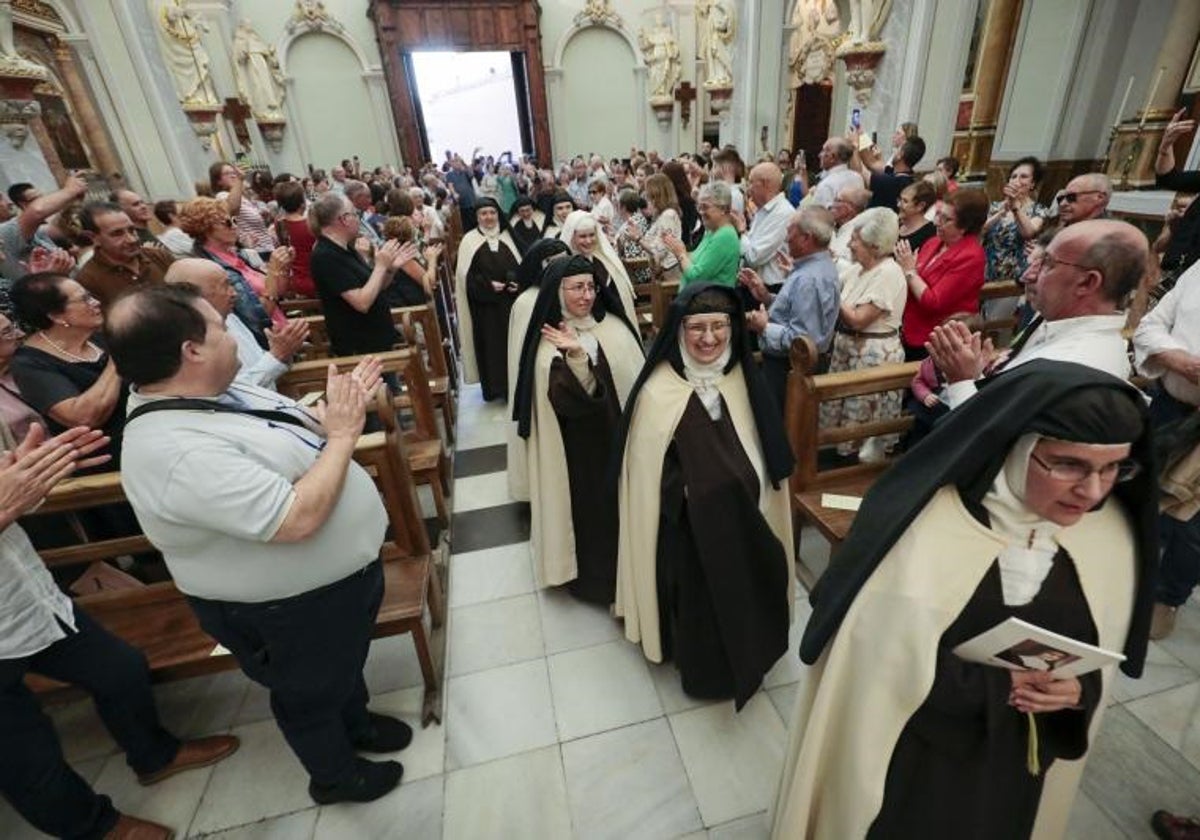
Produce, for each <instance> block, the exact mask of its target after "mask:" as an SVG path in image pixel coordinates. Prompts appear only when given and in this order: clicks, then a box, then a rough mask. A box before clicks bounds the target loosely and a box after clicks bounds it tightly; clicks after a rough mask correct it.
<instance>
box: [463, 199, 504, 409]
mask: <svg viewBox="0 0 1200 840" xmlns="http://www.w3.org/2000/svg"><path fill="white" fill-rule="evenodd" d="M475 220H476V226H475V227H474V228H472V229H471V230H469V231H467V232H466V233H465V234H463V238H462V242H460V243H459V246H458V262H457V263H456V264H455V268H454V298H455V302H456V303H457V304H458V318H459V340H460V342H461V343H462V361H463V380H464V381H465V382H467V383H468V384H470V383H475V382H479V383H480V384H481V385H482V387H483V399H484V400H485V401H487V402H490V401H492V400H499V399H504V398H505V397H507V396H508V363H507V359H508V353H507V349H508V313H509V310H510V309H511V308H512V305H513V300H514V299H515V298H516V296H517V281H516V276H515V275H516V270H517V266H518V265H519V264H520V262H521V254H520V252H519V251H518V250H517V246H516V243H515V242H513V240H512V237H511V236H510V235H509V233H508V230H507V229H506V224H505V219H504V217H503V216H502V215H501V214H500V205H499V204H497V203H496V202H495V200H493V199H490V198H483V199H480V200H479V201H477V202H476V203H475Z"/></svg>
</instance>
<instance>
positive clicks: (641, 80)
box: [547, 64, 649, 151]
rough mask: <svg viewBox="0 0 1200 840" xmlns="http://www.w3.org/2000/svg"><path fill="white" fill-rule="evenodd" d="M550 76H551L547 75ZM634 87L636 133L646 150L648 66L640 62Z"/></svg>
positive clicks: (638, 142)
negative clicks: (636, 104) (636, 103)
mask: <svg viewBox="0 0 1200 840" xmlns="http://www.w3.org/2000/svg"><path fill="white" fill-rule="evenodd" d="M547 78H549V77H547ZM633 89H634V92H635V95H636V97H637V101H638V106H639V107H638V109H637V126H636V129H635V131H636V134H635V136H636V137H637V144H638V148H639V149H641V150H642V151H645V150H646V141H647V140H648V139H649V138H648V137H647V136H646V110H647V106H646V67H645V65H643V64H638V65H636V66H635V67H634V68H633Z"/></svg>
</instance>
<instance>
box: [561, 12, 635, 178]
mask: <svg viewBox="0 0 1200 840" xmlns="http://www.w3.org/2000/svg"><path fill="white" fill-rule="evenodd" d="M634 61H635V58H634V56H633V54H632V53H631V52H630V50H629V45H628V44H627V43H626V42H625V40H624V39H623V38H622V37H621V36H620V35H618V34H617V33H615V32H612V31H611V30H608V29H603V28H601V27H592V28H590V29H585V30H584V31H583V32H580V33H579V34H578V35H576V36H575V37H574V38H573V39H572V41H571V46H570V48H569V49H568V50H567V52H566V54H565V55H564V56H563V80H562V81H563V88H564V91H563V98H562V102H563V104H564V108H563V110H562V112H561V113H562V129H563V135H562V136H563V138H564V141H565V148H567V149H570V150H572V151H577V152H580V153H587V154H590V153H592V152H595V153H597V154H600V155H603V156H604V158H605V159H608V158H613V157H617V158H623V157H628V156H629V147H630V145H632V141H633V137H632V132H631V131H630V130H629V119H630V118H631V117H632V115H633V114H636V112H637V109H638V108H640V107H642V106H643V105H644V103H641V102H638V99H637V91H636V90H635V85H636V79H635V76H634ZM600 66H603V67H604V68H605V69H604V73H603V82H602V83H600V84H598V83H597V81H598V74H597V73H596V68H597V67H600ZM598 116H599V117H602V119H596V117H598ZM614 117H616V119H614Z"/></svg>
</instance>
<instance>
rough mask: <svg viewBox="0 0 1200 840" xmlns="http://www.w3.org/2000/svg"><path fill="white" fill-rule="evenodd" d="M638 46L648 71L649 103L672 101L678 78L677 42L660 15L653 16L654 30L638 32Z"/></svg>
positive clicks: (640, 30)
mask: <svg viewBox="0 0 1200 840" xmlns="http://www.w3.org/2000/svg"><path fill="white" fill-rule="evenodd" d="M638 46H640V47H641V49H642V55H644V56H645V58H646V67H647V68H649V71H650V101H651V102H654V101H656V100H657V101H659V102H670V101H674V100H673V99H672V95H673V92H674V90H675V85H677V84H678V83H679V76H680V66H679V42H678V41H676V40H675V33H673V32H672V31H671V27H669V26H667V24H666V23H664V22H663V17H662V14H655V16H654V28H653V29H651V30H650V31H649V32H646V31H645V30H644V29H639V30H638Z"/></svg>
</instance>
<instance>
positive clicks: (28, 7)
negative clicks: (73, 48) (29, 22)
mask: <svg viewBox="0 0 1200 840" xmlns="http://www.w3.org/2000/svg"><path fill="white" fill-rule="evenodd" d="M12 7H13V11H14V12H18V13H23V14H25V15H28V16H29V17H31V18H36V19H38V20H44V21H45V22H46V23H50V24H54V25H55V26H58V27H62V26H64V25H65V24H64V23H63V19H62V18H61V17H59V16H58V12H56V11H55V10H54V7H53V6H51V5H50V4H49V3H43V2H42V0H12Z"/></svg>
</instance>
